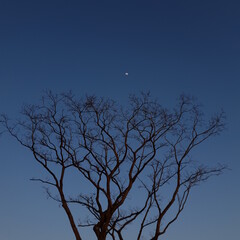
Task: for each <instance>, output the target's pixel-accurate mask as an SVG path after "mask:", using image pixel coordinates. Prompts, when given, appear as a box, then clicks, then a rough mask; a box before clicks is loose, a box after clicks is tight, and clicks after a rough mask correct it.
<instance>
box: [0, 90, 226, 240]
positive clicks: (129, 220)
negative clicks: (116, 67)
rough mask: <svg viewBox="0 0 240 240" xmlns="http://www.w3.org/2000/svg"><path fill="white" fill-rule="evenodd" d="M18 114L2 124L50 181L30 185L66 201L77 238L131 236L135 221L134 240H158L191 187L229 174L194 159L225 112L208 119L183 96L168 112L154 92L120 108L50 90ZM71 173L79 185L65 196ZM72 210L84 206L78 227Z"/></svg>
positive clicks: (218, 128)
mask: <svg viewBox="0 0 240 240" xmlns="http://www.w3.org/2000/svg"><path fill="white" fill-rule="evenodd" d="M21 114H22V117H21V119H20V120H17V121H15V122H13V121H10V120H9V119H8V118H7V117H6V116H2V118H1V122H2V124H3V125H4V127H5V129H6V130H7V131H8V132H9V133H10V134H11V135H12V136H13V137H14V138H15V139H16V140H17V141H18V142H19V143H20V144H21V145H23V146H24V147H26V148H28V149H29V150H30V151H31V152H32V153H33V156H34V158H35V160H36V161H37V162H38V163H39V165H40V166H41V167H42V168H44V169H45V172H46V174H47V175H46V176H45V177H41V178H34V179H32V180H34V181H39V182H41V183H43V184H44V185H46V186H47V193H48V195H49V197H51V198H52V199H54V200H55V201H57V202H59V203H61V205H62V207H63V209H64V210H65V212H66V214H67V217H68V220H69V222H70V225H71V228H72V231H73V233H74V236H75V238H76V240H80V239H82V237H81V235H82V232H83V231H84V228H85V227H92V229H93V232H94V233H95V236H96V238H97V239H98V240H105V239H113V240H115V239H119V240H123V239H127V234H126V233H127V231H126V229H127V227H128V226H129V225H130V224H134V227H135V229H136V230H137V231H136V238H135V239H137V240H140V239H142V238H143V236H145V238H146V236H147V239H149V240H157V239H159V238H160V236H161V235H162V234H164V233H165V232H166V230H167V229H168V228H169V226H170V225H171V224H172V223H173V222H174V221H176V219H177V218H178V216H179V215H180V213H181V212H182V210H183V209H184V206H185V204H186V202H187V200H188V197H189V193H190V191H191V189H192V188H193V187H194V186H196V185H198V184H199V183H201V182H203V181H205V180H207V179H208V178H209V177H211V176H213V175H219V174H220V173H222V171H223V169H224V166H217V167H214V168H209V167H207V166H204V165H202V164H200V163H197V162H196V161H194V158H193V157H191V156H190V153H191V152H192V150H193V149H194V148H195V147H197V146H198V145H199V144H201V143H203V142H204V141H205V140H207V139H208V138H209V137H212V136H215V135H217V134H219V133H220V132H221V131H222V130H223V128H224V114H223V113H222V112H221V113H220V114H217V115H215V116H214V117H212V118H211V119H210V120H209V121H208V122H207V121H205V120H204V118H203V113H202V112H201V110H200V107H199V105H197V104H196V103H195V101H194V100H193V99H192V98H190V97H187V96H184V95H183V96H180V98H179V101H178V104H177V106H176V108H175V109H173V110H172V111H170V110H167V109H165V108H164V107H162V106H161V105H160V104H159V103H158V102H157V101H155V100H153V99H152V98H151V96H150V95H149V94H141V95H140V96H139V97H138V96H130V97H129V102H128V106H127V107H122V106H120V105H118V104H117V103H115V102H114V101H113V100H110V99H104V98H97V97H95V96H87V97H85V98H83V99H76V98H75V97H74V96H73V95H72V94H71V93H67V94H60V95H55V94H53V93H51V92H47V93H46V94H45V95H44V96H43V98H42V100H41V102H40V103H39V105H28V106H24V108H23V111H22V113H21ZM73 173H74V174H76V173H77V174H78V175H79V182H74V184H73V185H74V187H75V191H76V192H75V195H74V194H73V195H71V196H68V195H67V193H66V190H65V188H64V186H65V185H64V184H65V179H66V176H68V175H71V174H73ZM51 189H55V190H56V193H57V194H53V190H51ZM71 205H77V206H79V207H80V209H82V213H83V214H82V215H81V216H80V217H79V223H76V220H75V219H74V216H73V210H72V208H71ZM84 208H85V210H84ZM86 210H87V212H88V214H84V212H86ZM149 232H150V233H151V234H150V235H148V234H149Z"/></svg>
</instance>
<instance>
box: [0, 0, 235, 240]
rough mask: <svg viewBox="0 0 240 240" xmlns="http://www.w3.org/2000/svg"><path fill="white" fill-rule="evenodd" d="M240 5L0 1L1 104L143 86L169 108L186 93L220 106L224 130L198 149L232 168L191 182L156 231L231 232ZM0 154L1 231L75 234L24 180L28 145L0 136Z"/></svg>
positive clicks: (10, 107) (24, 239) (13, 110)
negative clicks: (168, 221) (47, 93)
mask: <svg viewBox="0 0 240 240" xmlns="http://www.w3.org/2000/svg"><path fill="white" fill-rule="evenodd" d="M239 13H240V2H239V0H238V1H231V0H228V1H222V0H215V1H213V0H207V1H205V0H201V1H200V0H196V1H195V0H185V1H179V0H168V1H167V0H165V1H162V0H158V1H151V0H148V1H147V0H145V1H142V0H136V1H135V0H128V1H123V0H121V1H113V0H111V1H110V0H109V1H104V0H102V1H99V0H95V1H93V0H85V1H82V0H78V1H77V0H69V1H66V0H65V1H62V0H57V1H55V0H48V1H45V0H41V1H33V0H29V1H26V0H21V1H19V0H15V1H13V0H1V1H0V112H5V113H7V114H9V116H11V117H17V116H18V113H19V110H20V108H21V106H22V104H23V103H32V102H33V103H34V102H36V103H37V101H38V99H39V98H40V96H41V95H42V92H43V90H45V89H51V90H53V91H54V92H61V91H65V90H73V92H74V93H75V94H77V95H84V94H86V93H95V94H96V95H98V96H106V97H112V98H114V99H115V100H117V101H120V102H123V103H124V102H126V100H127V96H128V94H129V93H139V91H142V90H150V91H151V93H152V95H153V96H154V97H157V98H158V99H159V101H161V103H162V104H163V105H166V106H170V105H172V104H174V102H175V100H176V98H177V96H178V95H179V94H181V93H182V92H185V93H187V94H192V95H193V96H195V97H197V98H198V99H199V101H200V102H201V103H202V104H203V106H204V110H205V111H206V112H207V114H209V113H214V112H216V111H218V110H219V109H221V108H223V109H224V110H225V112H226V115H227V130H226V131H225V132H224V133H223V134H222V135H221V136H219V137H217V138H215V139H213V140H210V141H208V142H207V143H206V144H205V145H204V146H203V148H202V151H198V153H197V154H198V156H197V157H198V158H199V159H204V161H205V162H206V161H207V162H209V163H210V165H211V164H215V163H218V162H220V163H226V164H228V166H229V168H231V169H232V170H231V171H227V172H225V174H223V175H222V176H220V177H218V178H213V179H211V180H210V181H209V182H207V183H204V184H203V185H201V186H200V187H198V188H196V189H195V190H193V192H192V195H191V196H190V199H189V202H188V205H187V206H186V209H185V211H184V212H183V214H182V215H181V216H180V218H179V220H178V221H177V222H176V223H175V224H174V225H172V227H171V228H170V229H169V231H168V232H167V234H166V235H165V236H164V237H163V239H164V240H165V239H167V240H175V239H178V240H192V239H194V240H202V239H206V240H208V239H210V240H226V239H237V238H238V236H239V226H240V220H239V219H240V218H239V216H240V205H239V202H240V187H239V184H240V174H239V172H240V161H239V160H240V159H239V149H240V140H239V136H240V124H239V123H240V108H239V104H240V94H239V92H240V14H239ZM125 72H128V73H129V75H128V76H125V75H124V73H125ZM0 162H1V165H0V189H1V197H0V216H1V217H0V239H4V240H16V239H18V240H28V239H34V240H52V239H58V240H66V239H74V238H73V234H72V232H71V229H70V226H69V223H68V222H67V218H66V216H65V213H64V212H63V210H62V209H61V208H60V207H59V206H58V205H57V204H56V203H55V202H53V201H52V200H47V198H46V194H45V193H44V190H43V189H42V187H41V185H40V184H37V183H33V182H31V181H29V179H30V178H31V177H34V176H38V174H40V173H41V169H40V168H39V166H38V165H37V164H36V163H35V162H34V160H33V158H32V156H31V153H30V152H28V151H26V150H25V149H23V148H22V147H21V146H19V145H18V144H17V143H16V142H15V141H13V139H11V138H10V137H8V136H6V135H3V136H1V137H0ZM129 234H130V235H129V236H131V233H129ZM89 239H90V238H89ZM92 239H94V238H91V239H90V240H92ZM129 239H130V237H129Z"/></svg>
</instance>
